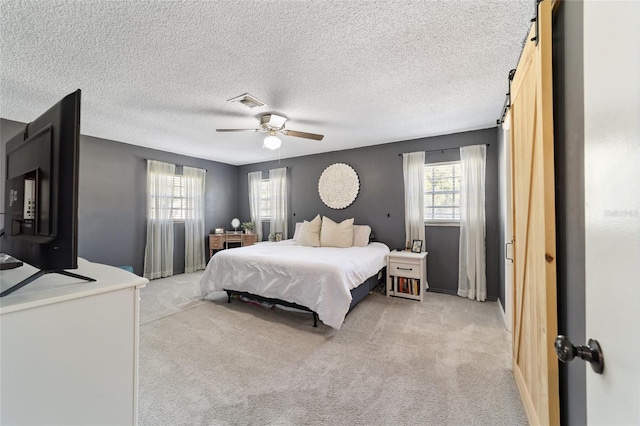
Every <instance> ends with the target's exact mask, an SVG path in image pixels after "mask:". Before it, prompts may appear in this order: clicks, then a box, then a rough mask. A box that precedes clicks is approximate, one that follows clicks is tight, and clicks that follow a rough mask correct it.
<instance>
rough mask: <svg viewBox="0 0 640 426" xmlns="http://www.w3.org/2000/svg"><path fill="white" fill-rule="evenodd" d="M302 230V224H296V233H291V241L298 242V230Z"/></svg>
mask: <svg viewBox="0 0 640 426" xmlns="http://www.w3.org/2000/svg"><path fill="white" fill-rule="evenodd" d="M301 229H302V222H297V223H296V231H295V232H294V233H293V241H295V242H296V243H297V242H298V238H299V237H300V230H301Z"/></svg>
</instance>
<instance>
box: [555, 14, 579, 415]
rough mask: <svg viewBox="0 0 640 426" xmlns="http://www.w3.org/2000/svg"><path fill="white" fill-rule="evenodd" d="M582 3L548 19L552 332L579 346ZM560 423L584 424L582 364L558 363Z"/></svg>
mask: <svg viewBox="0 0 640 426" xmlns="http://www.w3.org/2000/svg"><path fill="white" fill-rule="evenodd" d="M582 14H583V5H582V2H560V4H559V7H558V10H557V12H556V14H555V15H554V21H553V28H554V30H553V37H554V39H553V46H554V49H553V64H554V67H553V83H554V84H553V92H554V99H553V112H554V117H553V119H554V140H555V163H556V166H555V173H556V176H555V180H556V244H557V258H558V262H557V268H558V269H557V276H558V284H557V285H558V333H559V334H564V335H567V336H569V338H570V339H571V340H572V341H573V342H574V344H576V345H577V344H585V343H586V333H585V288H584V282H585V250H584V243H585V237H584V232H585V231H584V229H585V222H584V214H585V211H584V203H585V198H584V89H583V88H584V81H583V75H584V64H583V55H582V50H583V15H582ZM560 401H561V403H560V415H561V423H562V424H563V425H584V424H586V423H587V413H586V370H585V366H584V363H581V362H572V363H569V364H563V363H560Z"/></svg>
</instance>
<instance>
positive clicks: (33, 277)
mask: <svg viewBox="0 0 640 426" xmlns="http://www.w3.org/2000/svg"><path fill="white" fill-rule="evenodd" d="M46 274H60V275H65V276H67V277H71V278H78V279H80V280H84V281H95V279H93V278H89V277H85V276H82V275H78V274H74V273H73V272H69V271H65V270H63V269H61V270H59V271H43V270H40V271H38V272H36V273H35V274H33V275H31V276H30V277H27V278H25V279H24V280H22V281H20V282H19V283H18V284H16V285H14V286H12V287H9V288H8V289H6V290H5V291H3V292H2V293H0V297H5V296H7V295H9V294H11V293H13V292H14V291H16V290H20V289H21V288H22V287H24V286H25V285H27V284H29V283H30V282H32V281H35V280H37V279H38V278H40V277H42V276H43V275H46Z"/></svg>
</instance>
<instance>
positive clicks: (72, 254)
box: [0, 90, 94, 297]
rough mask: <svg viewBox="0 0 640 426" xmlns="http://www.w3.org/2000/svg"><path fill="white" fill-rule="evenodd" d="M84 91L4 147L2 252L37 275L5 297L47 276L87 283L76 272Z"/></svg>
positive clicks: (17, 284) (78, 92) (49, 111)
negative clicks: (82, 99) (70, 278)
mask: <svg viewBox="0 0 640 426" xmlns="http://www.w3.org/2000/svg"><path fill="white" fill-rule="evenodd" d="M79 148H80V90H77V91H75V92H73V93H71V94H69V95H67V96H66V97H64V98H63V99H62V100H61V101H60V102H58V103H57V104H55V105H54V106H52V107H51V108H50V109H49V110H47V111H46V112H45V113H43V114H42V115H41V116H40V117H38V118H36V119H35V120H34V121H32V122H31V123H28V124H27V125H26V126H25V128H24V130H23V131H22V132H20V133H19V134H18V135H16V136H15V137H13V138H12V139H10V140H9V141H8V142H7V144H6V158H5V160H6V164H5V165H6V167H5V170H6V176H4V178H5V179H6V184H5V195H4V196H5V214H4V241H3V242H2V243H3V244H2V246H3V251H4V252H6V253H7V254H9V255H11V256H13V257H14V258H16V259H18V260H21V261H22V262H24V263H28V264H30V265H32V266H34V267H35V268H37V269H39V271H38V272H37V273H35V274H34V275H32V276H30V277H29V278H27V279H25V280H23V281H21V282H19V283H16V284H15V285H13V286H12V287H10V288H8V289H6V290H4V291H3V292H2V293H1V294H0V297H3V296H6V295H8V294H10V293H13V292H14V291H16V290H18V289H20V288H21V287H23V286H25V285H27V284H29V283H30V282H32V281H34V280H35V279H37V278H39V277H41V276H42V275H44V274H47V273H59V274H64V275H69V276H72V277H75V278H80V279H83V280H88V281H94V280H92V279H90V278H87V277H82V276H80V275H77V274H73V273H70V272H68V271H65V269H77V267H78V172H79Z"/></svg>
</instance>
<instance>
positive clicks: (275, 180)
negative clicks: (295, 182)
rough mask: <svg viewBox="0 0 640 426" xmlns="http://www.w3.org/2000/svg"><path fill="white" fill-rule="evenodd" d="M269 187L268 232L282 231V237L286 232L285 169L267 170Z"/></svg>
mask: <svg viewBox="0 0 640 426" xmlns="http://www.w3.org/2000/svg"><path fill="white" fill-rule="evenodd" d="M269 189H270V192H271V221H270V224H269V225H270V226H269V228H270V232H271V233H272V234H274V235H275V233H276V232H282V239H283V240H286V239H287V238H289V237H288V234H287V169H286V167H283V168H280V169H273V170H269Z"/></svg>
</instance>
